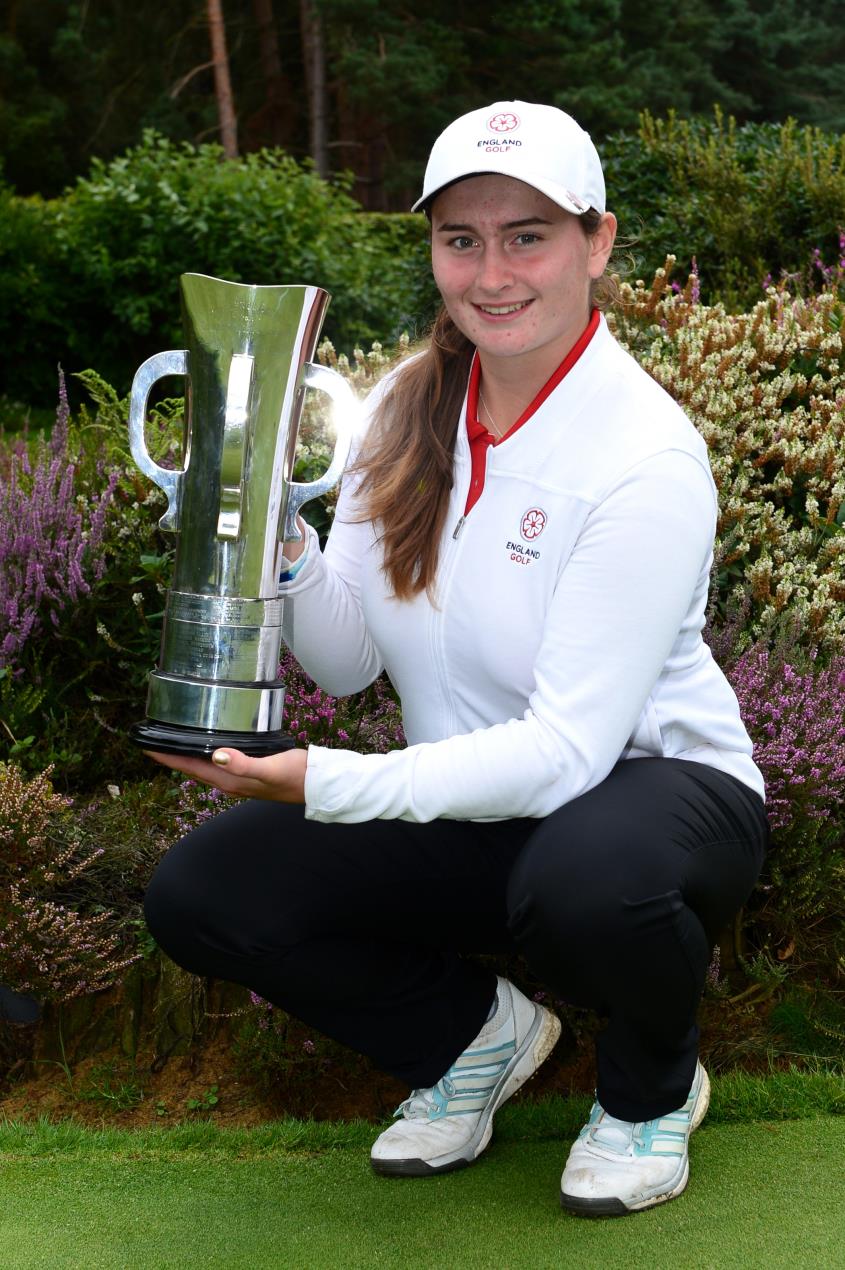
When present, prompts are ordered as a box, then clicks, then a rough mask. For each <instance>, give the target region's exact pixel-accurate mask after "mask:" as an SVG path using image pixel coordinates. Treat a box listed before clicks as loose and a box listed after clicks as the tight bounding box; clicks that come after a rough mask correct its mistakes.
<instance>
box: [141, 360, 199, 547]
mask: <svg viewBox="0 0 845 1270" xmlns="http://www.w3.org/2000/svg"><path fill="white" fill-rule="evenodd" d="M187 373H188V350H187V349H184V348H171V349H168V350H167V351H166V352H164V353H153V355H152V357H148V358H147V360H146V361H145V362H142V363H141V365H140V366H139V367H138V370H137V371H136V373H135V378H134V379H133V380H132V395H131V397H130V401H129V448H130V450H131V451H132V457H133V459H134V460H135V462H136V463H137V464H138V467H139V468H140V469H141V471H142V472H143V473H144V475H145V476H148V477H149V478H150V480H151V481H152V482H153V484H155V485H158V487H159V489H163V490H164V492H165V494H166V495H167V511H166V512H165V513H164V515H163V516H162V518H161V520H160V521H159V522H158V523H159V525H160V526H161V528H162V529H171V530H176V529H178V528H179V522H178V516H179V501H180V500H179V495H180V493H181V489H182V477H183V476H184V472H183V471H182V470H180V469H175V468H166V467H159V465H158V463H156V462H155V460H154V459H153V458H151V457H150V452H149V450H148V449H147V442H146V438H145V436H144V421H145V419H146V417H147V401H148V400H149V396H150V389H151V388H152V386H153V384H154V383H156V382H157V381H158V380H159V379H163V378H164V376H165V375H187Z"/></svg>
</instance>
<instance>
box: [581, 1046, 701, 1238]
mask: <svg viewBox="0 0 845 1270" xmlns="http://www.w3.org/2000/svg"><path fill="white" fill-rule="evenodd" d="M709 1106H710V1078H709V1077H708V1075H707V1072H706V1071H705V1070H704V1068H703V1067H702V1069H701V1087H700V1088H699V1091H698V1097H697V1098H696V1100H695V1106H694V1107H693V1110H692V1116H691V1117H690V1134H693V1133H695V1131H696V1129H697V1128H698V1126H699V1125H700V1124H701V1122H702V1120H703V1119H704V1117H705V1116H706V1115H707V1108H708V1107H709ZM688 1140H689V1139H688ZM688 1181H689V1158H688V1157H687V1156H685V1157H684V1162H683V1168H682V1169H681V1173H680V1176H679V1177H678V1178H677V1179H672V1178H670V1179H669V1182H668V1186H669V1189H668V1190H666V1191H662V1192H661V1193H660V1194H659V1195H649V1196H647V1197H646V1198H645V1199H642V1200H640V1201H639V1203H636V1204H626V1203H625V1202H624V1201H623V1200H621V1199H618V1198H617V1197H615V1196H608V1197H607V1198H603V1199H587V1198H585V1197H584V1196H582V1195H567V1194H566V1192H565V1191H561V1193H560V1206H561V1208H564V1209H566V1211H567V1212H568V1213H573V1214H574V1215H575V1216H576V1217H627V1216H629V1214H631V1213H641V1212H642V1211H643V1210H644V1209H646V1208H654V1207H656V1205H657V1204H666V1203H668V1202H669V1200H670V1199H677V1197H678V1196H679V1195H681V1194H682V1193H683V1192H684V1191H685V1190H686V1186H687V1182H688Z"/></svg>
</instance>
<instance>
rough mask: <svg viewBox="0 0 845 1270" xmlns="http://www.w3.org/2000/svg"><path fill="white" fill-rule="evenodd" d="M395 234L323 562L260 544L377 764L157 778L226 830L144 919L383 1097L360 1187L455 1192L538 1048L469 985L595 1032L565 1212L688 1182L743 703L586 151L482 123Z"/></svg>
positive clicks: (202, 969) (439, 150)
mask: <svg viewBox="0 0 845 1270" xmlns="http://www.w3.org/2000/svg"><path fill="white" fill-rule="evenodd" d="M416 208H417V209H419V210H421V211H422V212H424V213H425V214H426V215H427V216H428V218H429V220H430V223H431V258H432V267H433V270H434V277H435V280H436V282H437V286H438V288H439V290H440V293H441V295H442V298H443V309H442V311H441V313H440V315H439V317H438V318H437V321H436V323H435V325H434V328H433V331H432V334H431V338H430V341H429V343H428V346H427V347H426V348H425V350H424V351H423V352H422V353H420V354H419V355H418V356H416V357H414V358H412V359H410V360H408V361H407V362H406V363H404V364H402V365H401V366H399V367H398V368H397V369H396V370H394V371H393V372H392V373H391V374H389V375H388V376H387V377H386V378H385V379H384V380H382V382H381V383H380V384H379V386H378V387H377V388H376V389H375V390H374V391H373V393H372V394H371V396H370V399H369V409H368V426H367V428H366V431H365V433H364V435H363V437H362V440H361V444H360V447H359V449H358V451H357V455H356V458H355V461H354V463H353V465H352V467H351V469H350V470H349V471H348V473H347V475H346V477H345V479H344V484H343V488H342V491H341V496H340V500H339V504H338V508H337V514H336V518H335V521H334V525H333V528H332V531H331V534H330V536H329V540H328V544H327V546H326V549H325V551H324V552H322V553H321V552H320V549H319V544H318V541H317V538H316V535H315V534H314V532H313V530H309V531H308V532H307V533H306V535H305V538H304V542H303V543H302V544H296V545H293V544H289V545H288V546H287V548H286V554H285V557H284V560H283V567H284V572H283V573H282V581H281V584H280V592H281V594H282V595H283V596H284V597H285V622H286V628H285V637H286V639H287V641H288V643H289V644H290V646H291V648H292V649H293V651H294V653H295V654H296V656H297V658H298V659H299V661H300V662H301V664H302V665H303V667H304V668H305V670H306V671H307V672H308V674H309V675H311V676H312V677H313V678H314V679H315V680H316V682H317V683H318V684H320V686H321V687H322V688H323V689H325V690H326V691H328V692H331V693H333V694H336V695H343V694H347V693H351V692H356V691H358V690H359V689H362V688H363V687H365V686H366V685H367V684H369V683H371V682H372V681H373V679H375V677H376V676H377V675H379V674H380V673H381V672H382V671H383V670H386V671H387V673H388V674H389V676H390V679H391V681H392V682H393V684H394V685H395V687H396V690H397V692H398V694H399V696H400V698H401V704H402V712H403V719H404V726H405V731H406V734H407V739H408V746H407V748H406V749H404V750H401V751H396V752H393V753H390V754H378V755H362V754H357V753H354V752H352V751H348V750H334V749H332V750H329V749H325V748H322V747H320V746H314V745H312V746H310V747H309V748H307V749H294V750H290V751H287V752H285V753H282V754H279V755H275V756H273V757H270V758H261V759H249V758H247V757H245V756H244V755H243V754H241V753H239V752H237V751H234V750H232V751H229V750H223V751H218V752H217V753H216V754H215V755H214V758H213V761H209V762H205V761H201V760H196V761H193V760H186V761H177V760H175V759H173V758H170V757H168V756H166V755H158V756H156V757H158V758H159V759H160V761H162V762H164V763H169V764H172V765H173V766H178V767H179V768H181V770H183V771H187V772H190V773H191V774H192V775H194V776H196V777H199V778H201V779H203V780H205V781H208V782H209V783H211V784H214V785H217V786H218V787H219V788H220V789H222V790H225V791H227V792H228V793H233V794H237V795H241V796H242V797H243V801H241V802H239V803H238V804H237V805H236V806H235V807H234V808H232V809H230V810H228V811H226V812H224V813H223V814H221V815H219V816H218V817H217V818H215V819H214V820H211V821H209V822H207V823H205V824H203V825H201V826H200V827H199V828H198V829H197V830H195V831H194V832H193V833H191V834H190V835H189V836H188V837H187V838H185V839H184V840H183V841H181V842H179V843H178V844H177V845H176V846H174V847H173V848H172V850H171V851H170V852H169V853H168V855H167V856H166V857H165V859H164V860H163V862H162V863H161V865H160V866H159V868H158V870H157V872H156V874H155V875H154V877H153V879H152V883H151V885H150V888H149V892H148V895H147V919H148V922H149V926H150V929H151V931H152V933H153V934H154V936H155V937H156V939H157V940H158V941H159V943H160V944H161V946H162V947H163V948H164V949H165V950H166V951H167V952H168V953H169V954H170V955H171V956H172V957H173V958H175V959H176V961H178V962H180V963H181V964H182V965H183V966H185V967H187V968H189V969H190V970H193V971H195V972H196V973H198V974H205V975H213V976H215V977H218V978H222V979H228V980H232V981H235V982H238V983H241V984H245V985H247V986H248V987H249V988H251V989H253V990H254V991H255V992H257V993H259V994H260V995H261V996H262V997H264V998H266V999H267V1000H268V1001H271V1002H273V1003H274V1004H275V1005H278V1006H280V1007H282V1008H283V1009H285V1010H286V1011H288V1012H290V1013H291V1014H293V1015H295V1016H296V1017H298V1018H299V1019H301V1020H303V1021H304V1022H305V1023H307V1024H308V1025H309V1026H312V1027H314V1028H316V1029H318V1030H320V1031H322V1032H323V1033H325V1034H326V1035H327V1036H330V1037H333V1038H335V1039H337V1040H339V1041H342V1042H344V1043H345V1044H346V1045H349V1046H351V1047H352V1048H353V1049H355V1050H357V1051H359V1052H361V1053H363V1054H366V1055H368V1056H370V1058H371V1059H372V1060H373V1062H374V1063H375V1064H376V1065H377V1066H378V1067H380V1068H382V1069H384V1070H385V1071H388V1072H391V1073H393V1074H394V1075H395V1076H397V1077H399V1078H400V1079H401V1080H403V1081H405V1082H407V1084H408V1086H409V1087H410V1088H411V1090H412V1092H411V1094H410V1096H409V1097H408V1098H407V1099H406V1101H405V1102H403V1103H402V1105H401V1107H400V1108H399V1110H398V1111H397V1113H396V1118H395V1121H394V1123H393V1124H392V1125H391V1126H390V1127H389V1128H387V1129H385V1131H384V1132H383V1133H382V1134H381V1135H380V1136H379V1137H378V1138H377V1139H376V1141H375V1143H374V1145H373V1148H372V1164H373V1168H374V1169H375V1170H376V1172H377V1173H380V1174H387V1175H402V1176H413V1177H422V1176H428V1175H430V1174H435V1173H441V1172H445V1171H447V1170H449V1169H456V1168H461V1167H463V1166H465V1165H468V1164H471V1163H473V1161H474V1160H476V1159H477V1158H478V1157H479V1155H480V1154H481V1153H482V1152H483V1151H484V1150H485V1148H486V1147H487V1146H488V1144H489V1142H490V1138H491V1134H492V1128H493V1115H494V1113H495V1111H496V1110H497V1108H498V1107H500V1106H501V1105H502V1103H503V1102H504V1101H505V1100H506V1099H507V1098H509V1097H510V1096H511V1095H512V1094H513V1093H514V1092H515V1090H517V1089H518V1088H519V1087H520V1086H521V1085H522V1084H523V1083H524V1082H525V1081H526V1080H527V1079H528V1078H529V1077H530V1076H531V1075H532V1074H533V1073H534V1072H535V1071H536V1070H537V1068H538V1067H539V1065H540V1064H541V1063H542V1062H543V1061H544V1060H545V1059H546V1058H547V1056H548V1055H549V1053H550V1051H551V1050H552V1047H553V1046H554V1044H555V1041H556V1040H557V1037H558V1034H559V1030H560V1024H559V1022H558V1020H557V1019H556V1018H555V1016H554V1015H553V1014H552V1013H551V1012H550V1011H549V1010H547V1009H546V1008H545V1007H544V1006H543V1005H540V1004H538V1003H536V1002H534V1001H531V1000H528V999H527V998H526V997H525V996H524V995H523V994H522V993H520V992H519V991H518V990H517V988H516V987H515V986H514V985H513V984H511V983H509V982H507V981H506V980H504V979H502V978H499V979H497V978H496V976H495V975H494V974H493V973H492V972H491V971H490V970H488V969H487V968H486V967H485V966H483V965H482V964H480V963H479V962H478V961H477V960H474V959H473V956H472V954H474V953H480V952H496V951H510V952H514V951H516V952H518V953H520V954H521V955H522V956H523V957H524V959H525V962H526V963H527V966H528V967H529V968H530V971H531V973H532V975H533V976H534V977H535V978H536V979H538V980H539V981H541V982H542V983H544V984H545V985H546V986H547V987H548V988H549V989H550V990H551V991H552V992H554V993H555V994H556V995H558V996H559V997H561V998H563V999H566V1000H568V1001H571V1002H573V1003H576V1004H582V1005H585V1006H590V1007H592V1008H593V1009H595V1010H597V1011H599V1012H600V1013H601V1014H602V1015H604V1016H606V1018H607V1026H606V1028H605V1029H604V1031H603V1032H602V1033H601V1035H600V1036H599V1039H598V1047H597V1065H598V1080H597V1090H596V1102H595V1105H594V1107H593V1110H592V1113H591V1115H590V1117H589V1120H588V1122H587V1124H586V1125H585V1126H584V1128H583V1130H582V1132H581V1134H580V1137H579V1138H578V1140H577V1142H576V1143H575V1144H574V1146H572V1149H571V1151H570V1153H569V1158H568V1160H567V1162H566V1165H565V1168H564V1170H563V1178H562V1185H561V1202H562V1204H563V1206H564V1207H565V1208H567V1209H569V1210H570V1211H571V1212H574V1213H581V1214H587V1215H597V1214H616V1213H626V1212H631V1211H634V1210H638V1209H643V1208H648V1207H650V1206H651V1205H653V1204H659V1203H662V1202H663V1201H665V1200H668V1199H672V1198H673V1197H675V1196H676V1195H678V1194H680V1192H681V1191H682V1190H683V1189H684V1187H685V1185H686V1182H687V1175H688V1162H687V1144H688V1139H689V1135H690V1133H691V1132H692V1130H693V1129H695V1128H696V1126H697V1125H698V1124H699V1123H700V1122H701V1119H702V1117H703V1116H704V1114H705V1111H706V1109H707V1102H708V1096H709V1086H708V1080H707V1076H706V1074H705V1072H704V1070H703V1068H702V1066H701V1064H700V1063H699V1061H698V1054H697V1036H698V1033H697V1029H696V1022H695V1018H696V1007H697V1004H698V1001H699V997H700V994H701V990H702V986H703V982H704V977H705V971H706V968H707V966H708V963H709V960H710V955H711V950H712V947H713V944H714V940H715V937H716V935H717V934H718V932H719V931H720V930H721V929H722V928H723V927H724V925H725V924H726V923H727V922H728V921H729V919H730V918H731V916H732V915H733V914H734V913H735V911H736V910H737V909H738V907H739V906H740V905H741V904H742V902H743V901H744V900H745V898H746V897H747V896H748V894H749V892H750V890H751V888H752V887H753V885H754V882H755V880H756V878H757V875H758V872H759V869H760V865H761V861H762V857H763V853H764V849H765V843H766V839H767V825H766V818H765V813H764V803H763V792H764V791H763V782H762V779H761V776H760V773H759V771H758V769H757V768H756V766H755V764H754V762H753V760H752V754H751V744H750V741H749V738H748V735H747V733H746V731H745V729H744V727H743V725H742V723H741V721H740V717H739V712H738V709H737V702H736V698H735V696H734V694H733V692H732V691H731V688H730V686H729V685H728V683H727V681H726V680H725V678H724V676H723V675H722V673H721V672H720V670H719V669H718V667H717V666H716V664H715V663H714V661H713V658H712V656H711V654H710V651H709V649H708V648H707V646H706V645H705V643H704V642H703V640H702V635H701V632H702V627H703V623H704V613H705V606H706V601H707V588H708V578H709V569H710V564H711V559H712V544H713V537H714V531H715V525H716V513H717V506H716V491H715V487H714V483H713V479H712V477H711V474H710V469H709V466H708V460H707V452H706V448H705V445H704V442H703V441H702V439H701V437H700V436H699V435H698V434H697V432H696V431H695V429H694V428H693V427H692V425H691V424H690V422H689V421H688V419H687V418H686V416H685V415H684V414H683V412H682V411H681V409H680V408H679V407H678V406H677V405H676V404H675V402H674V401H672V400H671V399H670V398H669V397H668V396H667V394H666V393H665V392H663V391H662V389H661V388H659V387H658V386H657V385H656V384H655V383H654V382H653V381H652V380H651V379H650V378H649V376H648V375H647V374H646V373H645V372H644V371H643V370H642V369H640V367H639V366H638V365H637V364H636V363H635V362H634V361H633V360H632V358H631V357H630V356H629V355H628V354H627V353H626V352H625V351H624V350H623V349H622V348H621V347H620V346H619V345H618V344H617V343H616V341H615V340H614V338H613V336H612V335H611V333H610V331H609V329H608V327H607V324H606V322H605V319H604V317H603V316H602V312H601V306H602V304H603V303H605V301H606V296H607V292H608V289H609V288H608V279H607V278H606V276H605V269H606V266H607V263H608V260H609V257H610V253H611V249H612V247H613V242H614V235H615V232H616V221H615V218H614V217H613V215H612V214H611V213H609V212H608V211H606V210H605V187H604V179H603V175H602V169H601V165H600V162H599V158H598V155H597V153H596V150H595V148H594V146H593V144H592V142H591V140H590V138H589V136H588V135H587V134H586V133H585V132H584V131H582V129H581V128H580V127H579V126H578V125H577V124H576V123H575V121H574V120H573V119H571V118H570V117H569V116H568V115H566V114H563V113H562V112H561V111H559V110H556V109H553V108H551V107H548V106H541V105H534V104H530V103H525V102H518V101H517V102H497V103H496V104H494V105H491V106H489V107H487V108H486V109H482V110H476V111H473V112H472V113H470V114H468V115H464V116H463V117H461V118H460V119H457V120H456V121H455V122H453V123H452V124H451V125H450V126H449V127H448V128H447V129H446V130H445V132H443V134H442V135H441V136H440V137H439V138H438V139H437V141H436V142H435V145H434V148H433V150H432V152H431V156H430V159H429V163H428V167H427V170H426V174H425V181H424V186H423V191H422V195H421V197H420V199H419V201H418V202H417V204H416Z"/></svg>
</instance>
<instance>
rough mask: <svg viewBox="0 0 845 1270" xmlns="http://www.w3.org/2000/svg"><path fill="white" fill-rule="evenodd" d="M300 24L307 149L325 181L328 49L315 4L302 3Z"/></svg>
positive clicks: (311, 2)
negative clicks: (306, 105)
mask: <svg viewBox="0 0 845 1270" xmlns="http://www.w3.org/2000/svg"><path fill="white" fill-rule="evenodd" d="M299 20H300V29H301V32H302V60H303V63H304V66H305V91H306V96H307V98H308V147H309V150H310V151H311V158H312V159H313V160H314V167H315V168H316V170H317V172H318V174H319V175H320V176H323V177H326V176H328V174H329V157H328V147H327V143H326V115H327V113H328V112H327V109H326V49H325V44H324V42H323V24H322V21H321V20H320V15H319V13H318V11H317V8H316V6H315V4H314V0H300V3H299Z"/></svg>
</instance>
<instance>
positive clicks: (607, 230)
mask: <svg viewBox="0 0 845 1270" xmlns="http://www.w3.org/2000/svg"><path fill="white" fill-rule="evenodd" d="M615 241H616V217H615V216H614V215H613V212H605V213H604V215H603V216H602V218H601V223H600V224H599V227H598V229H597V230H596V232H595V233H594V234H591V235H590V258H589V262H588V268H589V273H590V277H591V278H593V279H596V278H600V277H601V276H602V274H603V273H604V271H605V267H606V266H607V262H608V260H609V259H610V253H611V252H612V251H613V244H614V242H615Z"/></svg>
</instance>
